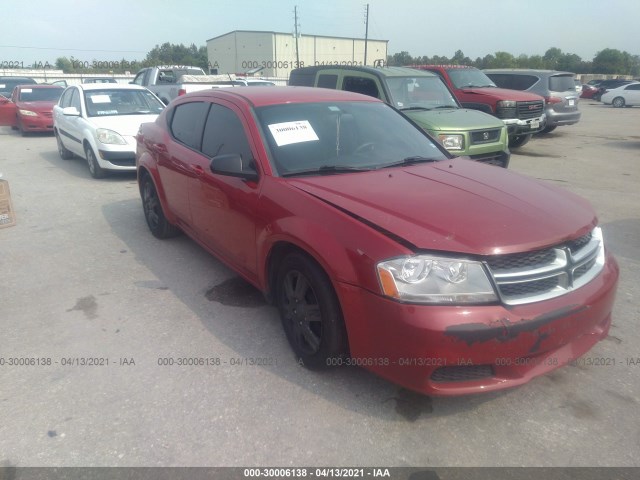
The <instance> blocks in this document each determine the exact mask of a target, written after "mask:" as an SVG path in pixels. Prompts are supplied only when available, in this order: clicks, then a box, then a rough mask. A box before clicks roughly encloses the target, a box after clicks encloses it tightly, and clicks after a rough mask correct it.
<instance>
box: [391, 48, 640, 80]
mask: <svg viewBox="0 0 640 480" xmlns="http://www.w3.org/2000/svg"><path fill="white" fill-rule="evenodd" d="M387 63H388V65H390V66H391V65H392V66H406V65H470V66H473V67H477V68H480V69H483V68H533V69H545V70H563V71H567V72H572V73H578V74H588V73H599V74H617V75H633V76H640V55H631V54H630V53H628V52H621V51H620V50H616V49H612V48H605V49H604V50H601V51H600V52H598V53H597V54H596V56H595V57H593V59H592V60H591V61H585V60H583V59H582V58H580V56H578V55H576V54H575V53H564V52H563V51H562V50H560V49H559V48H555V47H554V48H550V49H549V50H547V51H546V52H545V54H544V55H531V56H528V55H524V54H523V55H518V56H517V57H516V56H514V55H512V54H510V53H508V52H495V53H494V54H488V55H485V56H484V57H478V58H476V59H475V60H472V59H470V58H469V57H467V56H465V54H464V53H463V52H462V50H458V51H456V53H455V54H454V55H453V57H451V58H448V57H441V56H438V55H435V56H433V57H429V56H422V57H412V56H411V55H409V52H405V51H402V52H400V53H395V54H393V55H389V56H388V57H387Z"/></svg>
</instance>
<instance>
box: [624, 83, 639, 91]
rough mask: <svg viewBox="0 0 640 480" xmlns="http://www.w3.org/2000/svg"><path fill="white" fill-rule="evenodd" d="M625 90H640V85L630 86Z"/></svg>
mask: <svg viewBox="0 0 640 480" xmlns="http://www.w3.org/2000/svg"><path fill="white" fill-rule="evenodd" d="M625 90H640V83H634V84H632V85H629V86H628V87H627V88H625Z"/></svg>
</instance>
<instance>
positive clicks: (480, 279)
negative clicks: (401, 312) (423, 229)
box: [377, 255, 498, 304]
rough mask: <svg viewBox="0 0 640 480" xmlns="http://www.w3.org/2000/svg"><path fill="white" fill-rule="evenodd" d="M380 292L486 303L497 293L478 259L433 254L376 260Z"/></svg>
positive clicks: (416, 298)
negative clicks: (476, 260)
mask: <svg viewBox="0 0 640 480" xmlns="http://www.w3.org/2000/svg"><path fill="white" fill-rule="evenodd" d="M377 271H378V280H379V282H380V287H381V289H382V293H383V294H384V295H386V296H387V297H391V298H394V299H396V300H401V301H406V302H416V303H439V304H456V303H490V302H496V301H497V300H498V297H497V295H496V292H495V290H494V288H493V286H492V284H491V282H490V281H489V277H488V276H487V274H486V272H485V269H484V266H483V265H482V263H480V262H475V261H473V260H465V259H458V258H448V257H438V256H433V255H415V256H406V257H400V258H394V259H391V260H386V261H383V262H380V263H378V265H377Z"/></svg>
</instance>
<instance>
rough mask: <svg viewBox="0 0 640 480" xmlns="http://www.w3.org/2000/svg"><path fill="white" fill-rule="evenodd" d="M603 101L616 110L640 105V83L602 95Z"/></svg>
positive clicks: (623, 86) (630, 84) (624, 86)
mask: <svg viewBox="0 0 640 480" xmlns="http://www.w3.org/2000/svg"><path fill="white" fill-rule="evenodd" d="M601 101H602V103H606V104H607V105H613V106H614V107H616V108H620V107H632V106H634V105H640V82H634V83H629V84H627V85H622V86H621V87H618V88H614V89H612V90H608V91H607V92H606V93H604V94H603V95H602V98H601Z"/></svg>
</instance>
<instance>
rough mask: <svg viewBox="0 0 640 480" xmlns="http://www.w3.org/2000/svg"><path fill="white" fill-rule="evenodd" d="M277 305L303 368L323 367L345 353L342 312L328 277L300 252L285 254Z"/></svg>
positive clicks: (283, 324)
mask: <svg viewBox="0 0 640 480" xmlns="http://www.w3.org/2000/svg"><path fill="white" fill-rule="evenodd" d="M276 292H277V293H276V295H277V296H276V304H277V306H278V310H279V311H280V317H281V320H282V326H283V328H284V331H285V333H286V335H287V339H288V340H289V344H290V345H291V348H292V349H293V351H294V352H295V354H296V356H297V357H298V359H299V360H300V361H302V363H303V364H304V366H305V367H308V368H311V369H320V368H326V367H328V366H331V365H336V364H337V363H338V362H335V361H333V362H332V359H336V358H342V357H344V356H345V355H346V354H347V352H348V347H347V343H348V342H347V333H346V329H345V326H344V320H343V318H342V310H341V309H340V304H339V302H338V297H337V296H336V293H335V291H334V290H333V286H332V285H331V281H330V280H329V278H328V277H327V274H326V273H325V272H324V271H323V270H322V268H320V266H319V265H318V264H317V263H315V262H314V261H313V260H311V259H310V258H308V257H307V256H305V255H303V254H301V253H291V254H289V255H287V256H286V257H285V258H284V259H283V261H282V263H281V264H280V269H279V270H278V275H277V286H276Z"/></svg>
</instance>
